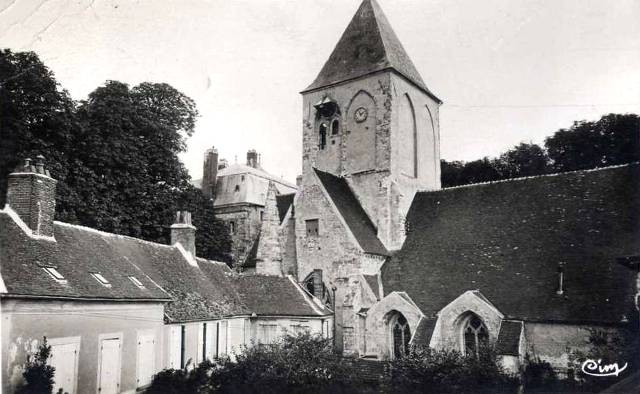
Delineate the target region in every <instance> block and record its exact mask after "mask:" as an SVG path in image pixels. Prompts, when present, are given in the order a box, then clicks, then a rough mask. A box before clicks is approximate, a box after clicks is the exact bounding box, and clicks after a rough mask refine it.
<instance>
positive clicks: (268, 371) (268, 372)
mask: <svg viewBox="0 0 640 394" xmlns="http://www.w3.org/2000/svg"><path fill="white" fill-rule="evenodd" d="M354 375H355V374H353V373H352V370H351V364H350V363H348V362H346V361H345V360H344V359H342V358H341V357H340V356H339V355H338V354H336V353H335V352H334V351H333V346H332V344H331V340H328V339H325V338H322V337H320V336H315V335H310V334H300V335H297V336H286V337H284V338H283V339H282V340H280V341H279V342H277V343H275V344H273V345H254V346H251V347H245V348H244V349H243V350H242V352H241V353H239V354H238V355H236V357H235V360H232V359H231V358H229V357H220V358H217V359H215V360H213V361H211V362H209V361H205V362H203V363H201V364H200V365H198V366H197V367H196V368H194V369H193V370H191V371H188V370H187V368H185V369H184V370H165V371H162V372H160V373H159V374H157V375H156V376H155V377H154V379H153V382H152V383H151V386H150V387H149V389H148V391H147V392H148V393H149V394H174V393H176V394H177V393H187V394H195V393H199V394H201V393H232V394H235V393H247V392H260V393H267V394H268V393H323V392H324V393H329V392H331V393H341V392H345V393H346V392H354V391H356V390H357V389H356V384H357V383H359V381H358V380H357V378H356V377H355V376H354Z"/></svg>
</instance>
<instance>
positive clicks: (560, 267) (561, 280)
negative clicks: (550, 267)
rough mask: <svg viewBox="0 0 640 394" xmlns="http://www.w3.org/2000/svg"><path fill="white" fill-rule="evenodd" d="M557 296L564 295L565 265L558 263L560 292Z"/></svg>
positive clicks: (557, 292)
mask: <svg viewBox="0 0 640 394" xmlns="http://www.w3.org/2000/svg"><path fill="white" fill-rule="evenodd" d="M556 294H558V295H562V294H564V263H563V262H560V263H558V290H557V291H556Z"/></svg>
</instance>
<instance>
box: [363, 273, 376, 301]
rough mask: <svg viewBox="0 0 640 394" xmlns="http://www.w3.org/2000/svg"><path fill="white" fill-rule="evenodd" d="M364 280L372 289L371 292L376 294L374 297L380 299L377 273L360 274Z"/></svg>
mask: <svg viewBox="0 0 640 394" xmlns="http://www.w3.org/2000/svg"><path fill="white" fill-rule="evenodd" d="M362 276H363V277H364V280H366V281H367V284H368V285H369V287H370V288H371V290H373V294H375V295H376V298H377V299H378V300H380V286H379V285H378V275H362Z"/></svg>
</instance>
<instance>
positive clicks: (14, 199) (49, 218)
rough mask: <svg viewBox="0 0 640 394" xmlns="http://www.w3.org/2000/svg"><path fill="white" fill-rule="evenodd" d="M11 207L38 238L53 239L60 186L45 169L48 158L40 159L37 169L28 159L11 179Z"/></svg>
mask: <svg viewBox="0 0 640 394" xmlns="http://www.w3.org/2000/svg"><path fill="white" fill-rule="evenodd" d="M7 183H8V185H7V205H8V206H9V207H11V209H13V210H14V211H15V212H16V213H17V214H18V216H19V217H20V219H21V220H22V221H23V222H24V223H25V224H26V225H27V226H28V227H29V228H30V229H31V231H32V233H33V234H34V235H41V236H45V237H53V235H54V234H53V219H54V216H55V211H56V183H57V181H56V180H55V179H53V178H51V177H50V175H49V171H47V170H45V168H44V156H42V155H38V156H37V157H36V166H35V167H34V166H33V165H32V164H31V159H29V158H25V159H24V165H23V166H18V168H16V170H15V171H14V172H12V173H11V174H9V176H8V182H7Z"/></svg>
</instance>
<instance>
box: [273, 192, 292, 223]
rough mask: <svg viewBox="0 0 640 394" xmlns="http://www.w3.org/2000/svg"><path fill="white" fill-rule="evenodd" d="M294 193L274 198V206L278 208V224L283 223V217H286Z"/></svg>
mask: <svg viewBox="0 0 640 394" xmlns="http://www.w3.org/2000/svg"><path fill="white" fill-rule="evenodd" d="M295 195H296V194H295V193H289V194H279V195H277V196H276V205H277V206H278V216H279V217H280V223H282V222H283V221H284V217H285V216H287V212H288V211H289V207H291V206H293V198H294V197H295Z"/></svg>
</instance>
